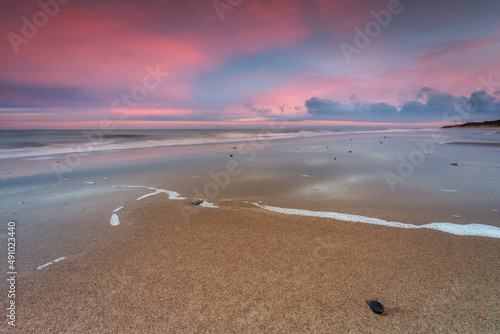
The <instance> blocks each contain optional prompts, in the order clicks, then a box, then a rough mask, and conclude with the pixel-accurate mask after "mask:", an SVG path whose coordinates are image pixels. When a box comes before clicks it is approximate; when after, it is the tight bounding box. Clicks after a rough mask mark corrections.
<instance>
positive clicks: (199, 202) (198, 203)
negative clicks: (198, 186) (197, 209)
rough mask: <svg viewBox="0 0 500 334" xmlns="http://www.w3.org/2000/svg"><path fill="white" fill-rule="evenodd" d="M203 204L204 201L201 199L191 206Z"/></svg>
mask: <svg viewBox="0 0 500 334" xmlns="http://www.w3.org/2000/svg"><path fill="white" fill-rule="evenodd" d="M201 203H203V200H201V199H200V200H197V201H194V202H192V203H191V204H193V205H200V204H201Z"/></svg>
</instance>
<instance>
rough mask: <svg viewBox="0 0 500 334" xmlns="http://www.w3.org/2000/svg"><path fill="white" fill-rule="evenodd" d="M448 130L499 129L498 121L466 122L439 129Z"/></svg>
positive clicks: (499, 121)
mask: <svg viewBox="0 0 500 334" xmlns="http://www.w3.org/2000/svg"><path fill="white" fill-rule="evenodd" d="M449 128H500V119H498V120H496V121H485V122H467V123H464V124H459V125H446V126H443V127H441V129H449Z"/></svg>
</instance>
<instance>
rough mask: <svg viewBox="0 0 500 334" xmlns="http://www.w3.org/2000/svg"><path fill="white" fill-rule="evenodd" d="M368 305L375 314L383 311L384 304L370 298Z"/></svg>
mask: <svg viewBox="0 0 500 334" xmlns="http://www.w3.org/2000/svg"><path fill="white" fill-rule="evenodd" d="M367 304H368V306H370V309H371V310H372V311H373V312H375V313H377V314H382V313H384V305H382V304H380V303H379V302H378V301H376V300H370V301H369V302H368V303H367Z"/></svg>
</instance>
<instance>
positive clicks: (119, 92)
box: [0, 0, 500, 129]
mask: <svg viewBox="0 0 500 334" xmlns="http://www.w3.org/2000/svg"><path fill="white" fill-rule="evenodd" d="M499 17H500V1H498V0H491V1H489V0H484V1H467V0H440V1H430V0H413V1H410V0H402V1H401V2H398V1H395V0H389V1H387V0H382V1H378V0H369V1H368V0H366V1H365V0H359V1H358V0H345V1H344V0H342V1H337V0H302V1H299V0H286V1H285V0H243V1H240V0H221V1H212V0H185V1H179V0H175V1H172V0H161V1H131V0H128V1H127V0H120V1H114V0H113V1H103V0H100V1H96V0H85V1H84V0H81V1H79V0H71V1H68V0H59V2H57V1H56V0H41V1H33V0H25V1H2V10H1V13H0V32H1V33H2V36H3V37H2V39H1V44H0V128H2V129H16V128H27V129H31V128H40V129H45V128H46V129H55V128H95V127H98V126H99V122H100V121H102V120H105V119H110V120H111V121H112V122H113V124H114V125H115V126H116V127H119V128H214V127H228V128H245V127H248V128H250V127H264V126H266V125H267V124H268V123H269V121H270V120H272V119H274V118H276V117H284V118H286V119H287V120H288V121H289V122H290V123H289V124H291V126H296V127H304V126H339V125H362V126H365V125H376V126H393V127H396V126H438V125H441V124H444V123H446V122H447V121H448V122H457V123H463V122H466V121H481V120H493V119H498V118H500V59H499V54H500V19H499ZM377 20H378V21H377Z"/></svg>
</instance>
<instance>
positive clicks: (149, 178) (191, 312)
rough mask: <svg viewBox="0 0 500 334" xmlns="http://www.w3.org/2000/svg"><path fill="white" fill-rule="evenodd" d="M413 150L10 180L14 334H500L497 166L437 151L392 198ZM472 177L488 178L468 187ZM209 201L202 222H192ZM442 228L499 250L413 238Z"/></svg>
mask: <svg viewBox="0 0 500 334" xmlns="http://www.w3.org/2000/svg"><path fill="white" fill-rule="evenodd" d="M419 136H420V135H419ZM358 137H359V138H358ZM351 138H352V139H353V140H351ZM414 138H419V137H415V136H414V134H412V135H411V136H410V135H404V136H402V135H401V134H393V133H392V134H391V133H380V134H379V133H377V134H373V133H371V134H368V135H366V134H358V135H352V134H350V135H347V136H341V137H339V138H331V137H317V138H316V137H315V138H301V139H294V140H293V141H290V140H286V141H285V140H274V141H269V142H266V143H265V144H264V147H263V149H261V150H258V154H257V155H256V156H255V158H254V159H253V160H251V161H248V156H246V155H244V154H242V153H241V152H242V151H238V148H241V146H242V145H243V144H242V143H236V144H230V145H229V144H225V143H224V144H217V145H211V146H198V147H190V148H188V149H186V148H184V150H183V152H184V153H183V154H180V153H179V151H181V150H180V149H179V148H175V147H174V148H168V149H165V148H156V149H150V150H149V152H148V149H142V150H136V151H133V150H132V151H130V150H129V151H123V152H115V153H112V154H111V155H110V156H104V155H98V154H96V155H91V156H89V157H88V159H85V163H84V164H82V166H81V167H80V168H78V169H77V170H75V171H74V172H72V173H69V174H68V175H67V178H68V180H66V181H62V182H58V181H57V180H54V178H55V176H54V175H50V174H47V173H40V174H38V175H37V174H34V175H30V176H24V177H20V178H12V179H9V180H4V181H3V184H4V187H3V189H4V190H3V194H2V208H1V210H2V217H6V219H8V220H14V221H15V222H16V223H17V233H18V234H17V235H18V240H17V241H18V244H19V247H18V249H19V254H18V256H19V262H18V266H19V268H18V270H19V275H18V280H17V291H18V294H17V299H16V302H17V305H18V313H17V315H18V318H17V326H16V329H15V330H14V331H12V330H11V329H10V328H6V327H5V326H4V327H2V329H1V330H2V331H4V332H7V330H9V332H16V331H17V332H19V333H136V332H143V333H156V332H158V333H160V332H171V333H178V332H213V333H215V332H246V333H256V332H283V333H285V332H339V333H347V332H354V333H388V332H390V333H394V332H401V333H408V332H416V333H429V332H432V333H456V332H465V333H495V332H498V331H499V329H500V321H499V320H498V313H499V306H498V300H499V299H500V288H499V287H500V276H499V275H498V268H499V267H500V257H499V256H498V255H499V252H500V239H499V238H498V237H494V235H495V234H494V232H495V231H493V232H492V230H488V229H487V228H485V226H490V227H491V228H495V226H499V224H498V223H499V216H498V211H495V210H498V209H500V208H498V209H496V207H497V205H498V202H497V201H496V198H498V197H495V195H498V184H495V183H494V182H493V183H491V182H483V181H485V180H486V181H487V180H490V181H497V180H498V168H499V164H498V158H497V156H496V155H494V154H491V153H492V151H494V150H498V148H497V147H496V146H494V145H493V146H492V145H484V146H482V147H480V149H479V150H478V148H477V146H472V145H466V146H467V147H471V148H470V150H469V153H470V155H468V156H464V155H462V156H460V159H461V160H459V156H458V155H455V150H456V148H457V147H459V144H454V145H441V146H440V147H439V148H436V150H435V152H432V155H430V158H428V159H427V160H426V161H425V162H424V163H423V164H422V165H421V166H418V168H416V169H415V172H414V173H413V174H412V175H411V176H410V177H408V178H407V179H405V181H404V182H401V183H398V184H397V188H396V191H395V192H392V191H391V190H390V187H388V185H387V183H386V180H385V178H384V177H383V172H384V171H386V170H397V161H398V160H397V157H398V156H399V155H402V154H406V153H405V152H412V150H411V148H412V147H414V146H415V144H414V142H413V141H412V139H414ZM381 141H382V142H383V143H380V142H381ZM457 142H458V140H457ZM401 143H404V144H403V145H402V144H401ZM234 147H236V149H235V148H234ZM327 147H328V148H327ZM384 150H385V151H384ZM482 150H485V151H486V152H485V151H482ZM297 151H298V152H297ZM349 151H352V152H351V153H349ZM380 151H382V152H384V153H383V154H382V153H381V152H380ZM461 152H462V153H463V152H464V151H463V148H462V149H461ZM380 154H382V155H380ZM231 155H233V156H232V157H231ZM127 156H128V159H130V161H129V160H126V159H127V158H126V157H127ZM138 156H140V157H141V159H142V160H141V161H140V162H138V161H137V160H138V159H132V157H138ZM120 157H121V158H120ZM376 157H379V158H378V159H377V158H376ZM477 157H482V158H481V160H479V159H478V158H477ZM122 158H123V160H122ZM382 158H383V159H382ZM393 158H395V159H393ZM230 161H236V162H237V163H238V164H237V165H234V166H230V167H231V168H229V171H233V170H236V168H235V167H240V168H241V171H240V173H238V174H235V175H233V176H231V178H230V180H229V181H228V184H227V185H226V186H222V185H223V184H222V185H219V189H218V193H217V194H215V193H214V194H212V193H210V192H208V193H207V192H206V191H205V190H204V187H205V186H206V185H207V184H208V183H210V182H214V184H217V183H216V181H215V179H214V178H213V177H212V176H211V175H219V176H220V177H222V176H221V175H222V174H221V171H227V170H228V169H227V168H228V163H229V162H230ZM455 161H457V162H458V166H451V165H450V163H451V162H455ZM117 162H118V163H117ZM395 162H396V163H395ZM9 164H10V165H11V166H14V165H15V164H16V161H13V160H12V161H8V163H7V164H5V165H4V166H9ZM43 164H45V162H44V161H43V160H42V161H38V162H36V163H34V164H33V165H32V166H31V168H32V169H34V170H36V169H43V166H44V165H43ZM117 164H118V165H119V166H118V165H117ZM460 168H462V169H460ZM464 168H465V169H467V170H468V171H467V173H468V174H467V175H470V171H471V170H474V171H476V173H474V174H473V176H470V177H468V178H465V177H462V175H464V174H463V173H465V172H464V171H463V169H464ZM429 170H432V171H433V173H434V174H433V175H438V176H437V177H436V178H434V176H433V175H431V174H430V173H429ZM211 173H212V174H211ZM453 173H455V174H453ZM65 176H66V175H65ZM425 177H427V178H428V180H427V183H423V182H422V181H421V180H422V179H423V178H425ZM23 180H24V181H23ZM436 180H439V182H438V181H436ZM220 182H225V181H224V180H223V178H221V179H220ZM419 183H420V184H419ZM418 184H419V185H418ZM417 185H418V186H417ZM196 189H198V190H199V192H200V193H201V195H202V196H201V198H202V199H203V200H204V203H203V205H205V206H203V205H199V206H197V205H193V204H191V203H192V202H193V200H194V199H195V198H197V197H198V196H196ZM207 189H209V188H207ZM209 190H210V189H209ZM477 194H481V196H480V197H478V196H477ZM490 195H491V196H490ZM492 196H493V197H492ZM207 203H211V205H212V206H213V207H211V205H207ZM463 203H467V205H463ZM257 205H260V206H261V207H258V206H257ZM265 205H269V206H275V207H280V208H293V209H301V210H308V211H307V212H316V211H319V212H330V213H331V212H336V213H342V214H349V215H356V216H357V217H358V216H361V217H365V218H366V219H367V222H368V223H363V222H358V221H345V219H344V220H338V219H332V218H322V217H306V216H301V215H296V214H284V213H279V212H272V211H269V210H267V209H265V207H264V206H265ZM115 215H116V220H113V216H115ZM455 216H458V217H455ZM342 217H344V216H342ZM2 219H5V218H2ZM376 220H381V221H385V222H388V223H399V224H404V226H406V227H404V228H401V227H391V226H379V225H374V224H373V222H375V221H376ZM113 222H114V224H113ZM436 222H446V223H447V224H449V225H446V226H454V227H455V230H452V232H453V231H458V232H457V233H458V234H460V233H465V232H467V230H466V228H465V227H464V226H466V225H467V224H479V225H481V226H482V228H483V230H480V231H486V232H484V233H486V234H488V233H493V234H491V235H490V236H477V235H456V234H452V233H450V232H446V231H445V232H443V231H442V230H435V229H429V228H418V226H422V225H425V224H431V223H436ZM394 226H400V225H394ZM408 226H414V227H411V228H407V227H408ZM464 231H465V232H464ZM474 233H475V232H474ZM495 233H496V232H495ZM5 240H6V231H2V242H4V241H5ZM2 266H3V264H2ZM2 270H3V271H6V268H5V267H2ZM1 293H2V295H5V294H6V293H7V285H6V284H5V283H4V282H3V283H2V285H1ZM369 300H378V301H380V302H381V303H382V304H383V305H384V306H385V312H384V314H383V315H377V314H375V313H373V312H372V311H371V310H370V308H369V307H368V305H367V301H369ZM0 306H1V307H2V308H3V309H5V308H6V307H7V299H6V298H4V299H2V300H1V304H0Z"/></svg>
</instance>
